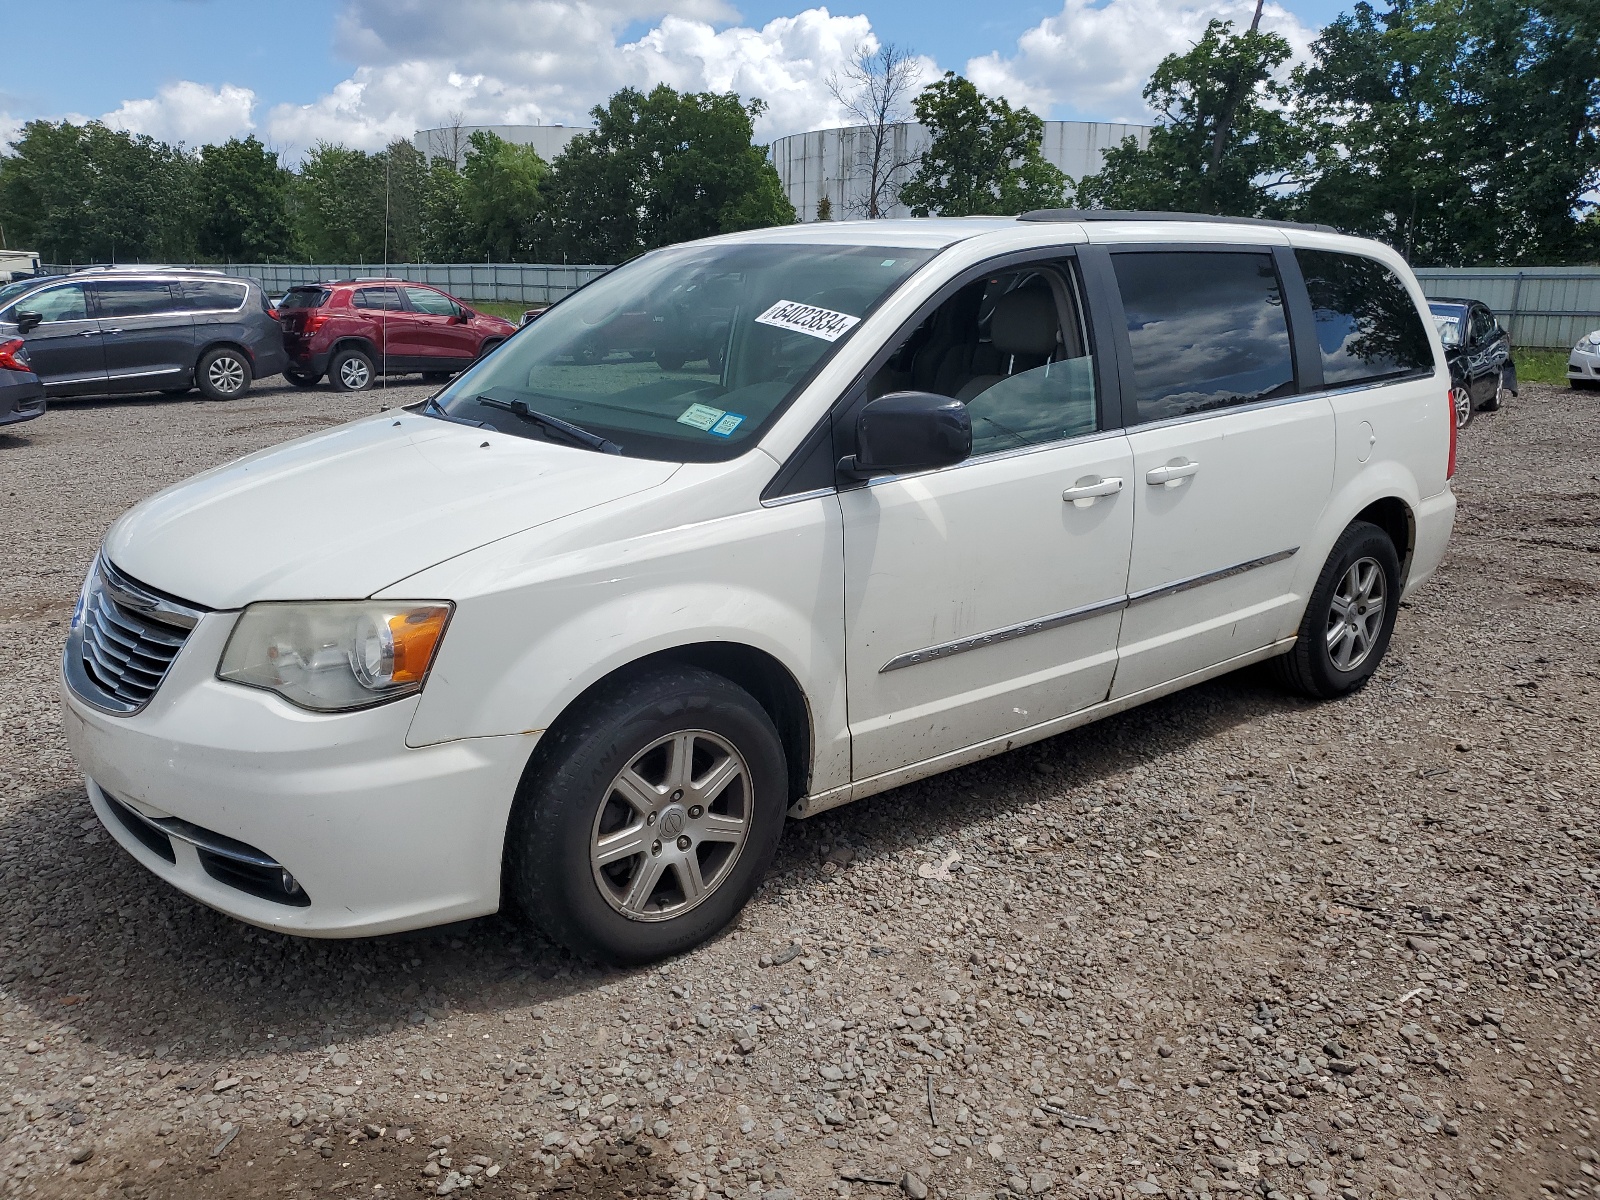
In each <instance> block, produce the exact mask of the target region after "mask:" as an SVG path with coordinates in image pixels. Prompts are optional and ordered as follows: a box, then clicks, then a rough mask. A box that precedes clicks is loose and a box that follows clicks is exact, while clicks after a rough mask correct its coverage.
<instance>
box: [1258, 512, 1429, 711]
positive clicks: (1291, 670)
mask: <svg viewBox="0 0 1600 1200" xmlns="http://www.w3.org/2000/svg"><path fill="white" fill-rule="evenodd" d="M1399 611H1400V558H1399V555H1398V554H1397V553H1396V552H1395V547H1394V543H1393V542H1392V541H1390V540H1389V535H1388V534H1387V533H1385V532H1384V531H1383V530H1381V529H1379V528H1378V527H1377V526H1376V525H1373V524H1371V523H1370V522H1368V521H1352V522H1351V523H1350V525H1349V527H1348V528H1346V529H1345V531H1344V533H1342V534H1341V535H1340V536H1339V540H1338V542H1337V543H1336V544H1335V545H1334V547H1333V553H1332V554H1330V555H1328V561H1327V562H1326V563H1325V564H1323V567H1322V574H1321V575H1319V576H1318V577H1317V586H1316V587H1315V588H1313V589H1312V592H1311V600H1310V602H1309V603H1308V604H1307V605H1306V613H1305V616H1304V617H1303V618H1301V621H1300V634H1299V637H1298V638H1297V639H1296V640H1295V644H1294V647H1293V649H1291V650H1290V651H1289V653H1287V654H1285V655H1283V656H1282V657H1281V658H1276V659H1274V660H1273V668H1274V670H1275V671H1276V673H1277V675H1278V678H1279V681H1280V682H1281V683H1283V684H1284V685H1285V686H1287V687H1289V688H1291V689H1292V690H1294V691H1297V692H1300V693H1301V694H1302V695H1306V696H1310V697H1311V698H1312V699H1315V700H1331V699H1332V698H1333V697H1335V696H1342V695H1344V694H1345V693H1346V692H1353V691H1355V690H1356V689H1357V688H1358V687H1360V686H1361V685H1362V684H1364V683H1366V681H1367V680H1368V679H1370V678H1371V677H1372V673H1373V672H1374V671H1376V670H1377V669H1378V664H1379V663H1380V662H1381V661H1382V660H1383V655H1384V652H1385V651H1386V650H1388V648H1389V638H1390V635H1391V634H1393V632H1394V620H1395V616H1396V614H1397V613H1398V612H1399Z"/></svg>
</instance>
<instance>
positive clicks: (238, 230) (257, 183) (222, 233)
mask: <svg viewBox="0 0 1600 1200" xmlns="http://www.w3.org/2000/svg"><path fill="white" fill-rule="evenodd" d="M194 190H195V206H196V209H197V210H198V215H199V221H198V225H197V228H196V248H197V249H198V250H199V252H200V255H201V256H202V257H205V258H214V259H233V260H236V261H242V262H263V261H271V260H273V259H277V258H282V257H283V256H285V255H287V254H288V253H289V250H290V244H291V242H292V240H293V231H292V230H291V229H290V226H289V203H288V192H289V173H288V172H287V171H285V170H284V169H283V168H282V167H280V166H279V165H278V155H277V153H276V152H274V151H272V150H268V149H267V148H266V147H265V146H263V145H262V144H261V142H260V141H259V140H257V139H256V137H255V136H254V135H251V136H250V137H247V138H244V139H242V140H241V139H239V138H232V139H230V140H228V141H226V142H224V143H223V144H222V145H220V146H206V147H204V148H202V149H201V151H200V161H199V162H198V164H196V166H195V169H194Z"/></svg>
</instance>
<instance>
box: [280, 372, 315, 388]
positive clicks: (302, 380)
mask: <svg viewBox="0 0 1600 1200" xmlns="http://www.w3.org/2000/svg"><path fill="white" fill-rule="evenodd" d="M283 377H284V378H285V379H287V380H288V381H289V382H290V383H292V384H294V386H295V387H297V388H308V387H316V386H317V384H318V383H320V382H321V381H322V376H321V375H317V374H315V373H314V372H311V371H296V370H294V369H293V368H292V367H291V368H290V369H288V370H286V371H285V372H284V373H283Z"/></svg>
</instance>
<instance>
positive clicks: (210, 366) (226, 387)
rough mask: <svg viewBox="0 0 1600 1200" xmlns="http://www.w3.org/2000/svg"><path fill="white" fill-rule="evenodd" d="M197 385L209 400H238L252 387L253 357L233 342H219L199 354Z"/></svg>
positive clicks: (196, 370)
mask: <svg viewBox="0 0 1600 1200" xmlns="http://www.w3.org/2000/svg"><path fill="white" fill-rule="evenodd" d="M194 381H195V385H196V386H197V387H198V388H199V389H200V394H201V395H202V396H204V397H205V398H206V399H207V400H237V399H238V398H239V397H240V396H242V395H244V394H245V393H246V392H247V391H249V390H250V360H249V359H247V358H245V356H244V352H243V351H241V350H235V349H234V348H233V347H232V346H218V347H217V348H216V349H215V350H207V351H206V352H205V353H204V354H202V355H201V356H200V361H199V363H198V364H196V366H195V369H194Z"/></svg>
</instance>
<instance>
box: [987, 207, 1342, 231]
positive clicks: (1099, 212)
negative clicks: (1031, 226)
mask: <svg viewBox="0 0 1600 1200" xmlns="http://www.w3.org/2000/svg"><path fill="white" fill-rule="evenodd" d="M1017 220H1019V221H1193V222H1194V223H1196V224H1201V225H1270V226H1274V227H1276V228H1278V229H1310V230H1314V231H1315V232H1317V233H1338V232H1339V231H1338V230H1337V229H1335V228H1334V227H1333V226H1331V225H1309V224H1306V223H1305V222H1303V221H1269V220H1268V219H1267V218H1265V217H1219V216H1217V215H1215V214H1213V213H1186V212H1144V211H1141V210H1136V209H1119V208H1036V209H1034V210H1033V211H1032V212H1025V213H1023V214H1022V215H1021V216H1020V217H1018V218H1017Z"/></svg>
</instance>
